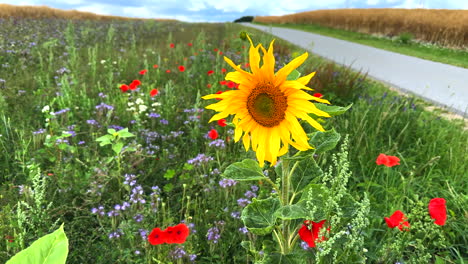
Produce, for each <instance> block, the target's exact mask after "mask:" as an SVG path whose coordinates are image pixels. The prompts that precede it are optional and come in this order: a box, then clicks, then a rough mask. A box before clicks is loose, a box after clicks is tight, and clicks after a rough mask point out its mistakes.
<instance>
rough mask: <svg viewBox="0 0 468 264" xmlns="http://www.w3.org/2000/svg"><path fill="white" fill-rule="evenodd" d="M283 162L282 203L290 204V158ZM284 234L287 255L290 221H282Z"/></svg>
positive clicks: (284, 250) (284, 204)
mask: <svg viewBox="0 0 468 264" xmlns="http://www.w3.org/2000/svg"><path fill="white" fill-rule="evenodd" d="M281 162H282V163H283V166H282V175H281V203H282V204H283V206H286V205H288V204H289V180H290V179H289V178H290V177H289V176H290V171H289V160H287V159H283V160H282V161H281ZM282 228H283V230H282V233H283V234H282V235H283V243H284V244H283V250H282V254H283V255H286V254H288V253H289V249H290V248H289V221H287V220H283V221H282Z"/></svg>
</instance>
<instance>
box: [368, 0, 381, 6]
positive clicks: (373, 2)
mask: <svg viewBox="0 0 468 264" xmlns="http://www.w3.org/2000/svg"><path fill="white" fill-rule="evenodd" d="M378 3H379V0H367V4H368V5H377V4H378Z"/></svg>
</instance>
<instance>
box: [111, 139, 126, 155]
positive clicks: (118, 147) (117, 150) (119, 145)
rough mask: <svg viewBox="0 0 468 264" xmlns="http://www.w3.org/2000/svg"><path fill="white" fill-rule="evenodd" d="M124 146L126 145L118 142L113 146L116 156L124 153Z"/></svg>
mask: <svg viewBox="0 0 468 264" xmlns="http://www.w3.org/2000/svg"><path fill="white" fill-rule="evenodd" d="M123 146H124V143H122V142H117V143H115V144H113V145H112V150H113V151H114V152H115V154H117V155H118V154H120V151H122V148H123Z"/></svg>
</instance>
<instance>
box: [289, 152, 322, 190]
mask: <svg viewBox="0 0 468 264" xmlns="http://www.w3.org/2000/svg"><path fill="white" fill-rule="evenodd" d="M296 162H297V163H296V164H295V165H294V166H295V169H294V171H293V172H292V175H291V187H292V190H293V192H294V193H300V192H301V191H302V190H303V189H304V188H305V187H306V186H307V185H308V184H309V183H310V182H311V181H312V180H313V179H314V178H317V177H319V176H321V175H322V174H323V171H322V169H320V167H319V166H318V165H317V163H316V162H315V160H314V158H313V157H312V156H311V155H308V156H305V157H304V158H303V159H302V160H299V161H296Z"/></svg>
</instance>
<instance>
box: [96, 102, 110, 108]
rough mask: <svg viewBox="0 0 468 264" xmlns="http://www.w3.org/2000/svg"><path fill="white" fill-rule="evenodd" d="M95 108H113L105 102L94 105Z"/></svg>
mask: <svg viewBox="0 0 468 264" xmlns="http://www.w3.org/2000/svg"><path fill="white" fill-rule="evenodd" d="M96 109H97V110H104V109H107V110H114V107H113V106H112V105H108V104H105V103H101V104H98V105H96Z"/></svg>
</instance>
